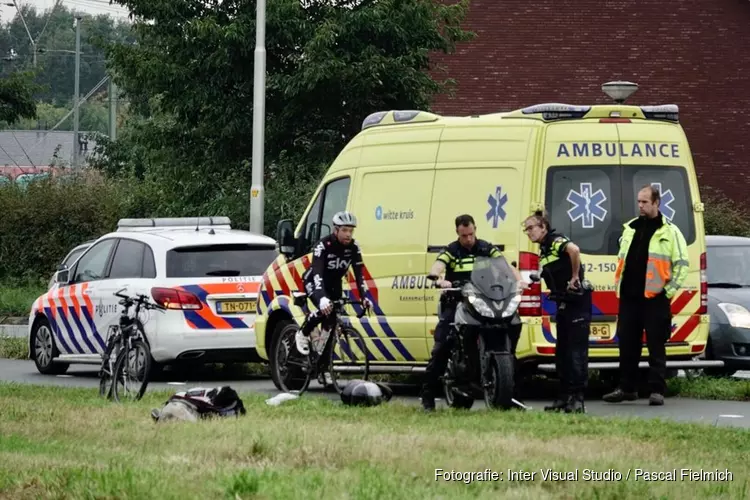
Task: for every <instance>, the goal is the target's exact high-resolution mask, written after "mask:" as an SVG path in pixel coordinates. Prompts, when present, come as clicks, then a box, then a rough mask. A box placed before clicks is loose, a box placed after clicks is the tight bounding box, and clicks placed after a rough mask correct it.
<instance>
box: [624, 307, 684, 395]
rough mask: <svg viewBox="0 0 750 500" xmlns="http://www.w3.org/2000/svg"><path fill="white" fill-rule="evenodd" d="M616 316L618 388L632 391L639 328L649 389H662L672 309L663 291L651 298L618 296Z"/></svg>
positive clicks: (636, 373)
mask: <svg viewBox="0 0 750 500" xmlns="http://www.w3.org/2000/svg"><path fill="white" fill-rule="evenodd" d="M618 314H619V316H618V319H617V336H618V338H619V344H620V388H621V389H622V390H623V391H625V392H636V390H637V381H638V362H639V361H640V359H641V349H642V348H643V341H642V337H643V331H644V329H645V330H646V345H647V347H648V354H649V358H648V364H649V376H648V382H649V386H650V387H651V392H656V393H658V394H662V395H663V394H664V393H665V392H666V388H667V387H666V375H667V349H666V345H665V344H666V342H667V341H668V340H669V337H670V336H671V335H672V310H671V305H670V300H669V299H668V298H667V296H666V295H664V293H662V294H660V295H658V296H657V297H654V298H653V299H646V298H645V297H644V298H642V299H632V298H621V299H620V309H619V312H618Z"/></svg>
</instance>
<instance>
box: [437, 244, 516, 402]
mask: <svg viewBox="0 0 750 500" xmlns="http://www.w3.org/2000/svg"><path fill="white" fill-rule="evenodd" d="M427 278H428V279H431V280H433V281H435V280H437V279H438V277H437V276H434V275H430V276H428V277H427ZM453 284H455V285H456V286H454V287H452V288H444V289H443V292H444V294H445V295H444V297H443V300H447V301H453V303H455V302H458V305H457V307H456V314H455V317H454V321H453V323H451V329H450V333H449V334H448V336H449V339H450V340H449V341H452V348H451V357H450V359H449V361H448V366H447V368H446V372H445V375H444V376H443V377H442V379H443V390H444V392H445V400H446V403H447V404H448V406H450V407H452V408H463V409H469V408H471V407H472V406H473V404H474V400H475V399H476V398H478V397H482V394H483V397H484V400H485V404H486V405H487V407H488V408H502V409H510V408H512V407H513V406H514V405H515V404H518V405H519V406H523V405H522V404H520V403H518V402H517V401H516V400H515V399H513V393H514V387H515V380H514V379H515V357H514V354H513V344H514V343H516V342H517V341H518V336H519V335H520V332H521V326H522V324H521V318H520V316H519V314H518V306H519V304H520V303H521V295H522V293H523V290H522V289H521V287H520V286H519V283H518V281H517V280H516V277H515V275H514V273H513V269H512V268H511V266H510V264H509V263H508V261H507V260H506V259H505V258H504V257H476V258H475V261H474V268H473V271H472V272H471V276H470V278H469V279H468V280H465V281H463V282H454V283H453ZM441 307H442V301H441Z"/></svg>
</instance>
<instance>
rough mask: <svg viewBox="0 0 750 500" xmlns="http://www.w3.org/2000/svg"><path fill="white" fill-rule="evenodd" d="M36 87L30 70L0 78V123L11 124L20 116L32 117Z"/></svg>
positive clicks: (34, 112)
mask: <svg viewBox="0 0 750 500" xmlns="http://www.w3.org/2000/svg"><path fill="white" fill-rule="evenodd" d="M37 89H38V87H37V85H35V84H34V74H33V73H31V72H24V73H21V72H16V73H12V74H11V75H10V76H9V77H8V78H5V79H3V80H0V124H2V123H3V122H5V123H7V124H9V125H11V124H13V123H15V122H16V121H17V120H18V119H20V118H34V117H35V116H36V103H35V102H34V92H35V91H36V90H37Z"/></svg>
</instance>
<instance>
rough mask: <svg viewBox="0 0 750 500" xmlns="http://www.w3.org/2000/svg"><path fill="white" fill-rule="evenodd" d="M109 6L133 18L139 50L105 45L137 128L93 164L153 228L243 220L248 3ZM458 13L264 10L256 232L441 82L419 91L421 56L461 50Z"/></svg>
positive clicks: (153, 0) (419, 5)
mask: <svg viewBox="0 0 750 500" xmlns="http://www.w3.org/2000/svg"><path fill="white" fill-rule="evenodd" d="M119 3H121V4H123V5H125V6H127V7H128V8H129V9H130V10H131V11H132V12H133V13H134V15H135V16H136V19H138V21H137V22H136V23H135V25H134V28H133V31H134V33H135V34H136V36H137V38H138V44H135V45H133V44H113V45H112V46H111V47H110V50H109V52H108V54H109V58H110V66H111V68H112V70H113V72H114V73H115V75H116V77H115V78H116V81H117V83H118V85H119V86H120V88H121V89H122V90H123V91H124V92H125V94H126V95H127V96H128V99H129V101H130V102H131V105H132V106H133V110H134V111H136V112H138V113H140V115H141V116H140V117H134V118H132V119H131V120H129V121H128V122H127V126H126V127H123V129H122V132H121V134H120V135H119V136H118V140H117V143H116V144H112V143H110V142H109V141H106V140H104V141H103V142H102V143H101V144H100V147H99V153H100V157H99V160H98V161H96V162H95V164H94V165H95V166H96V167H97V168H99V169H101V170H103V171H104V172H106V173H107V174H108V175H110V176H111V175H117V176H123V175H124V176H135V177H136V178H139V179H144V180H147V181H148V182H149V183H151V184H152V187H151V189H153V190H154V192H155V193H158V195H159V203H158V206H157V208H158V210H159V215H160V216H166V215H180V214H191V215H193V214H196V213H201V214H206V215H207V214H209V213H211V212H214V211H216V210H219V209H222V210H225V211H228V212H227V213H232V214H237V215H236V216H234V217H233V219H234V220H236V221H238V222H239V221H243V222H244V221H246V220H248V218H249V213H248V208H249V187H250V178H251V175H250V174H251V164H252V160H251V158H252V130H253V123H252V122H253V113H252V99H253V52H254V45H255V42H254V41H255V2H253V1H245V0H225V1H224V2H221V4H219V5H210V6H209V5H198V4H196V3H195V2H192V1H189V0H122V1H121V2H119ZM348 3H349V4H353V3H352V2H348ZM467 5H468V4H467V0H462V1H461V2H459V3H457V4H455V5H450V6H448V5H443V4H442V3H441V2H437V1H434V2H433V1H428V2H425V1H421V0H381V1H378V2H363V3H359V4H358V5H355V6H352V5H349V6H342V5H334V4H332V3H331V2H323V1H311V2H306V3H305V5H304V6H303V4H302V3H301V2H299V1H298V0H279V1H275V2H270V3H269V5H268V7H267V21H266V46H267V62H266V69H267V88H266V128H265V141H264V144H265V146H264V149H265V164H266V169H265V179H264V182H265V185H266V186H267V197H266V207H267V208H266V213H267V215H266V216H265V222H266V224H265V232H266V233H267V234H272V233H273V229H274V227H275V224H276V221H277V217H278V216H280V215H281V214H288V215H289V216H291V215H298V214H297V212H298V211H299V209H300V207H301V206H303V204H304V203H305V202H306V201H307V199H305V196H306V194H307V193H309V192H311V190H312V189H314V187H315V184H316V183H317V181H318V179H319V178H320V175H321V174H322V173H323V172H324V170H325V168H326V167H327V166H328V165H330V163H331V162H332V161H333V159H334V158H335V157H336V155H337V154H338V152H339V151H340V150H341V148H342V147H343V146H344V145H345V144H346V142H348V141H349V140H351V138H352V137H353V136H354V135H355V134H356V133H357V132H358V131H359V129H360V126H361V123H362V120H363V119H364V117H365V116H366V115H367V114H369V113H371V112H373V111H377V110H381V109H404V108H406V109H414V108H419V109H429V103H430V101H431V99H432V98H433V96H434V94H435V93H437V92H440V91H442V90H444V89H446V85H447V84H449V83H450V82H435V81H433V80H431V79H430V77H429V76H428V74H427V71H426V70H427V69H429V60H428V55H429V53H430V52H433V51H446V52H449V51H452V50H453V49H454V47H455V44H456V43H457V42H459V41H462V40H468V39H470V38H471V34H469V33H467V32H464V31H463V30H461V29H460V23H461V21H462V19H463V17H464V15H465V13H466V10H467ZM126 129H127V130H126ZM287 166H288V167H289V168H290V169H291V170H287V171H285V170H283V169H284V168H286V167H287ZM272 200H275V201H272Z"/></svg>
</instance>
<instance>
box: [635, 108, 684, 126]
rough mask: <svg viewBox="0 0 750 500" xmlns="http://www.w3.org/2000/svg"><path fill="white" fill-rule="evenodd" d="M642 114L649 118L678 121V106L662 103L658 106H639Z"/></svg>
mask: <svg viewBox="0 0 750 500" xmlns="http://www.w3.org/2000/svg"><path fill="white" fill-rule="evenodd" d="M641 111H643V116H645V117H646V118H647V119H649V120H666V121H669V122H679V121H680V107H679V106H677V104H662V105H660V106H641Z"/></svg>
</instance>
